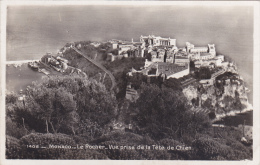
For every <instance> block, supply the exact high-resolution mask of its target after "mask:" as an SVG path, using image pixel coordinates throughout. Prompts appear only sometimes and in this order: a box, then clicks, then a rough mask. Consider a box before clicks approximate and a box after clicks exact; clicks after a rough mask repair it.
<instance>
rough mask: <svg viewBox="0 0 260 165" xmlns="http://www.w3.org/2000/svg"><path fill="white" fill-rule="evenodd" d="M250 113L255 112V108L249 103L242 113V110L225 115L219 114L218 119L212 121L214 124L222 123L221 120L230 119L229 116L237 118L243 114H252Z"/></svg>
mask: <svg viewBox="0 0 260 165" xmlns="http://www.w3.org/2000/svg"><path fill="white" fill-rule="evenodd" d="M250 111H253V106H252V105H251V104H250V103H248V104H247V107H246V108H244V109H243V110H241V111H240V110H232V111H230V112H228V113H225V114H217V115H216V118H215V119H213V120H212V123H214V122H216V121H220V120H221V119H223V118H225V117H228V116H236V115H238V114H242V113H246V112H250Z"/></svg>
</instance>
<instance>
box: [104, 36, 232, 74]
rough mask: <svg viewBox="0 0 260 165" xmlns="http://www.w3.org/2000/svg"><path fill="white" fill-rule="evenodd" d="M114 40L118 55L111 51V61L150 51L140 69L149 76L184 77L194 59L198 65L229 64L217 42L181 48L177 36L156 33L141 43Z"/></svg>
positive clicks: (114, 47)
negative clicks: (203, 45)
mask: <svg viewBox="0 0 260 165" xmlns="http://www.w3.org/2000/svg"><path fill="white" fill-rule="evenodd" d="M110 43H111V44H112V48H113V49H114V50H117V55H115V54H112V53H109V54H108V57H109V60H111V61H114V60H116V59H121V58H123V57H126V58H127V57H144V52H145V51H146V52H147V54H149V56H150V58H147V59H146V61H145V65H144V69H143V70H141V71H140V72H142V73H143V74H145V75H147V76H159V75H164V76H166V78H180V77H183V76H185V75H188V74H189V73H190V61H193V62H194V65H195V67H196V68H200V67H209V68H215V67H227V66H228V64H229V63H228V62H225V61H224V56H223V55H216V49H215V45H214V44H208V45H207V46H205V47H196V46H194V45H193V44H191V43H189V42H186V47H184V48H177V46H176V39H171V38H170V37H169V38H162V37H160V36H154V35H149V36H141V37H140V41H139V42H134V41H133V40H132V42H124V41H121V40H111V41H110ZM148 59H149V60H148ZM151 69H153V70H156V72H150V71H151ZM221 72H223V70H221ZM219 73H220V72H219ZM217 74H218V73H217Z"/></svg>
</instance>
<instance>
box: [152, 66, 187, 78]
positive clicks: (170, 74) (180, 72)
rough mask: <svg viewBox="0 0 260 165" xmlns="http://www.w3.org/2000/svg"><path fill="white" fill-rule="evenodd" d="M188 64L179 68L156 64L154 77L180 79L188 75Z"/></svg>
mask: <svg viewBox="0 0 260 165" xmlns="http://www.w3.org/2000/svg"><path fill="white" fill-rule="evenodd" d="M189 69H190V68H189V64H188V63H186V64H185V65H184V66H180V65H177V64H172V63H165V62H158V63H157V71H156V76H159V75H161V74H162V75H166V77H167V79H169V78H180V77H183V76H185V75H188V74H189V73H190V70H189Z"/></svg>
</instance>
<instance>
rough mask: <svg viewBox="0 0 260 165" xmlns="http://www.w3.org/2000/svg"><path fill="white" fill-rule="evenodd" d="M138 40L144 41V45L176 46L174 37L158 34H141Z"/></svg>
mask: <svg viewBox="0 0 260 165" xmlns="http://www.w3.org/2000/svg"><path fill="white" fill-rule="evenodd" d="M140 42H144V43H145V45H146V46H149V45H151V46H173V47H174V46H176V39H171V38H170V37H169V38H162V37H160V36H154V35H149V36H142V35H141V37H140Z"/></svg>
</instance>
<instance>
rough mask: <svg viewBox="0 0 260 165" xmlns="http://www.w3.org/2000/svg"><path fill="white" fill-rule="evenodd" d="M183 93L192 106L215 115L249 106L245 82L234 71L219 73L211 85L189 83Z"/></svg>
mask: <svg viewBox="0 0 260 165" xmlns="http://www.w3.org/2000/svg"><path fill="white" fill-rule="evenodd" d="M183 93H184V95H185V96H186V97H187V99H188V101H189V103H190V104H191V105H192V106H193V107H194V108H196V107H201V108H202V109H207V111H208V112H214V113H215V115H216V116H218V115H220V116H221V115H225V114H228V113H230V112H235V113H239V112H241V111H244V110H245V109H249V108H251V105H250V104H249V103H248V98H247V93H248V91H247V88H246V87H245V83H244V81H243V80H242V78H240V76H239V74H237V73H235V72H229V71H227V72H225V73H224V74H222V75H219V76H218V77H216V79H215V81H214V84H213V85H211V86H203V85H198V86H193V85H190V86H188V87H186V88H184V89H183Z"/></svg>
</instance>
